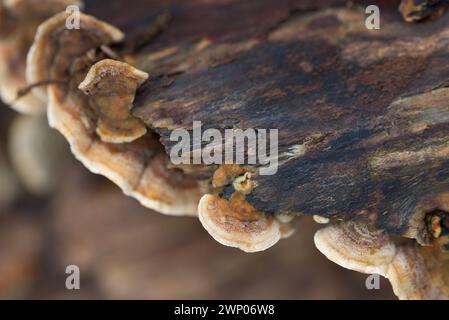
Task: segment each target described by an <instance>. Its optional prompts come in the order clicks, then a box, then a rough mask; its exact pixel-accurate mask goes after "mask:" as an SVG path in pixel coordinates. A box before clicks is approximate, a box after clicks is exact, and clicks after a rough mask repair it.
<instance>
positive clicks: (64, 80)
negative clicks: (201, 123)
mask: <svg viewBox="0 0 449 320" xmlns="http://www.w3.org/2000/svg"><path fill="white" fill-rule="evenodd" d="M66 17H67V15H66V14H65V13H61V14H58V15H56V16H54V17H52V18H51V19H49V20H48V21H46V22H44V23H43V24H42V25H41V26H40V27H39V29H38V31H37V34H36V38H35V42H34V44H33V46H32V48H31V50H30V53H29V55H28V69H27V75H28V81H29V83H35V82H40V81H43V80H45V79H52V80H55V81H58V84H51V85H48V86H47V89H46V91H45V90H44V89H43V88H35V89H34V90H36V94H39V95H40V96H48V119H49V123H50V125H51V126H52V127H54V128H56V129H57V130H58V131H60V132H61V133H62V134H63V135H64V136H65V138H66V139H67V140H68V142H69V143H70V146H71V150H72V152H73V153H74V155H75V156H76V157H77V158H78V159H79V160H80V161H81V162H83V163H84V165H85V166H86V167H87V168H88V169H89V170H90V171H92V172H94V173H98V174H101V175H104V176H106V177H107V178H109V179H110V180H112V181H113V182H114V183H116V184H117V185H118V186H119V187H120V188H121V189H122V190H123V192H124V193H125V194H127V195H129V196H132V197H134V198H136V199H137V200H139V201H140V202H141V203H142V205H144V206H146V207H148V208H151V209H154V210H157V211H159V212H162V213H166V214H172V215H196V213H197V204H198V201H199V198H200V194H199V191H198V185H197V182H196V181H195V180H194V179H191V178H188V177H186V176H185V175H184V174H183V173H182V172H180V171H179V170H175V169H168V168H167V163H168V158H167V156H166V155H165V154H164V153H163V149H162V146H161V145H160V143H159V141H158V139H157V137H156V136H155V135H154V134H153V133H152V132H147V131H146V128H145V126H143V125H142V124H141V122H140V120H137V119H135V118H132V117H131V116H129V111H130V108H131V107H132V101H133V97H134V94H135V91H136V89H137V87H138V86H139V85H140V84H141V83H142V82H143V81H144V80H145V79H146V77H147V75H146V74H145V73H144V72H141V71H138V70H137V69H134V68H133V67H131V66H129V65H127V64H125V63H122V62H118V61H112V60H109V59H108V60H104V61H100V60H102V59H103V58H106V56H105V54H104V52H103V51H102V50H100V49H99V48H100V47H101V46H102V45H107V44H111V43H114V42H119V41H121V40H122V39H123V34H122V32H121V31H119V30H118V29H116V28H114V27H112V26H110V25H108V24H106V23H104V22H101V21H99V20H97V19H95V18H93V17H91V16H88V15H85V14H81V15H80V18H81V21H80V22H81V26H82V28H81V29H80V30H66V29H65V20H66ZM98 61H100V62H98ZM97 62H98V64H95V63H97ZM91 67H92V69H91ZM89 70H90V71H89ZM111 75H113V77H110V76H111ZM78 87H80V88H81V89H82V90H84V92H83V91H82V90H80V89H78ZM108 90H110V91H108ZM109 103H111V105H108V104H109ZM108 107H111V108H110V109H108ZM120 120H125V123H124V122H122V121H120ZM118 122H119V123H118Z"/></svg>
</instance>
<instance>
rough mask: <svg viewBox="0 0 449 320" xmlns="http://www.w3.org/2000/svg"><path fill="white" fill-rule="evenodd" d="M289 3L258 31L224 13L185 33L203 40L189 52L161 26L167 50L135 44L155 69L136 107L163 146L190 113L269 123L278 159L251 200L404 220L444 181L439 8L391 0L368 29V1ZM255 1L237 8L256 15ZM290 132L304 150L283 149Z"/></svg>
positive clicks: (205, 119) (402, 223)
mask: <svg viewBox="0 0 449 320" xmlns="http://www.w3.org/2000/svg"><path fill="white" fill-rule="evenodd" d="M269 3H270V2H269V1H268V2H267V5H269ZM284 4H285V5H286V7H285V9H282V10H281V11H282V12H284V13H283V14H279V16H276V15H273V16H276V17H278V18H272V17H271V16H270V17H271V18H272V20H270V19H271V18H270V19H269V23H267V25H264V24H262V25H261V26H260V29H257V28H256V29H257V30H262V31H263V32H260V33H259V32H247V33H245V32H241V33H239V32H237V33H235V34H234V33H233V32H232V31H230V30H228V29H227V28H228V23H226V24H225V26H226V28H225V27H222V29H221V30H220V28H219V27H220V24H219V23H218V22H217V21H220V20H215V21H216V22H217V23H216V24H214V28H215V29H214V31H213V32H211V33H210V34H209V33H207V32H205V33H199V32H192V33H191V34H195V35H197V36H198V40H197V41H198V43H201V41H202V40H203V41H204V40H205V39H204V38H202V37H206V36H207V38H206V39H207V41H208V42H210V43H208V45H207V47H206V48H205V49H204V50H198V51H196V52H195V54H192V50H193V49H190V47H188V46H189V45H190V46H191V45H192V44H189V45H188V44H186V42H185V41H181V42H176V41H175V40H174V39H177V38H176V37H175V36H173V33H176V30H175V31H170V30H171V28H173V29H176V28H175V25H173V26H170V27H169V29H168V31H167V34H168V35H165V36H166V38H165V40H164V41H166V42H164V41H163V39H164V35H162V36H161V38H160V41H161V42H162V43H163V44H164V46H168V45H172V46H175V47H176V50H177V53H176V54H173V55H172V54H169V55H168V57H167V56H164V57H163V58H161V59H159V60H157V62H158V63H153V61H152V59H153V58H150V53H148V57H145V54H143V55H142V54H141V55H140V57H137V61H138V66H141V67H142V68H143V69H144V70H145V71H148V72H149V73H150V74H153V75H155V76H154V77H153V78H152V79H151V80H150V81H149V82H148V83H147V85H146V86H144V88H143V89H142V90H141V92H140V93H139V94H138V96H137V99H136V103H135V105H136V107H135V109H134V114H135V115H136V116H138V117H140V118H142V119H143V120H144V121H146V123H147V125H148V126H149V127H151V128H153V129H154V130H155V131H157V132H158V133H159V134H161V136H162V141H163V143H164V144H165V145H166V147H167V149H168V151H169V150H170V147H171V144H170V143H169V141H168V136H169V134H170V130H171V129H173V128H177V127H185V128H191V126H192V122H193V121H194V120H196V121H202V123H203V126H204V127H203V129H206V128H208V127H209V128H219V129H226V128H241V129H246V128H266V129H270V128H277V129H279V153H280V160H281V161H282V165H281V166H280V168H279V171H278V173H277V174H276V175H273V176H258V177H257V178H256V182H257V184H258V187H257V188H256V189H255V190H253V192H252V193H251V194H250V195H249V196H248V200H249V201H250V203H251V204H253V205H254V206H255V207H256V208H258V209H260V210H262V211H264V212H269V213H273V212H288V213H293V214H297V213H304V214H320V215H325V216H334V217H344V218H354V217H361V216H362V217H365V218H369V219H371V220H376V221H377V222H378V224H379V226H381V227H386V228H387V229H389V230H391V231H394V232H398V233H401V232H402V231H403V230H404V228H405V227H406V225H407V223H408V220H409V218H410V215H412V214H413V212H414V210H415V207H416V206H417V204H418V203H419V202H420V201H423V200H424V199H426V198H427V197H433V196H435V195H436V194H438V193H440V192H443V191H446V190H447V189H448V186H449V181H448V177H449V176H448V174H449V167H448V163H447V161H446V156H445V155H446V144H447V142H446V139H445V137H446V136H447V134H448V133H449V126H448V124H447V115H448V113H447V112H448V109H447V104H446V102H445V101H444V96H445V95H446V91H445V90H446V89H444V87H445V86H446V81H447V68H446V67H445V63H444V57H445V56H446V55H447V49H446V46H445V43H446V42H447V36H446V30H448V23H449V19H448V17H447V16H444V17H442V18H441V19H439V20H437V21H433V22H429V23H424V24H406V23H405V22H404V21H403V20H402V18H401V17H400V15H399V14H398V12H397V7H396V5H395V6H393V5H390V6H387V7H384V8H383V9H382V11H381V12H382V20H381V23H382V25H381V29H380V30H371V31H368V30H367V29H366V28H365V25H364V21H365V20H364V19H365V18H366V15H365V14H364V10H363V7H357V6H355V7H352V8H346V7H345V6H338V5H335V4H334V5H333V6H332V9H325V10H317V9H316V8H315V9H313V10H312V9H310V8H309V9H310V10H309V9H307V10H305V11H301V10H299V11H298V10H297V9H292V8H293V7H294V6H293V7H289V6H290V5H291V2H288V1H287V2H283V1H280V2H276V5H274V2H272V5H273V8H282V7H283V5H284ZM237 7H238V6H237ZM253 8H254V7H253ZM221 9H223V8H221ZM208 10H210V8H208ZM229 10H230V9H229ZM292 10H293V11H292ZM295 10H297V11H295ZM274 11H275V10H274ZM261 12H263V11H261ZM292 12H294V14H293V15H292ZM258 13H259V11H257V10H253V11H248V12H246V11H245V12H244V13H242V14H243V17H245V15H248V16H247V17H245V18H246V19H245V21H251V19H257V14H258ZM186 14H187V13H186ZM222 14H223V15H226V10H224V12H221V11H220V14H219V16H221V15H222ZM188 15H189V14H187V16H188ZM174 21H176V19H175V20H174ZM238 21H239V22H240V20H238ZM263 21H265V22H267V20H263ZM240 23H243V22H240ZM231 24H232V23H231ZM250 25H252V24H250ZM186 28H187V29H188V30H192V29H189V28H190V27H187V26H186ZM187 29H186V30H183V32H187ZM225 29H226V30H225ZM205 30H209V29H207V28H205ZM169 35H170V36H169ZM214 35H219V36H216V37H214ZM184 37H185V34H184V36H180V39H184ZM193 39H194V38H193ZM158 41H159V40H156V41H155V44H153V45H152V46H153V48H155V49H156V48H158V49H160V47H158V45H157V42H158ZM192 41H193V40H192ZM220 45H226V46H227V47H225V49H222V48H221V49H220V47H219V46H220ZM214 50H215V51H214ZM224 51H225V53H224ZM179 52H181V54H179ZM192 56H193V58H192ZM183 58H184V59H183ZM146 59H147V60H148V61H150V60H151V63H146ZM186 61H187V62H186ZM164 76H165V77H164ZM167 78H168V79H169V81H167ZM167 83H168V84H167ZM438 88H440V90H437V89H438ZM426 94H427V96H425V95H426ZM405 97H414V98H412V99H411V100H401V99H403V98H405ZM415 101H416V102H415ZM299 145H302V146H304V147H305V148H306V152H305V154H304V155H303V156H297V157H295V156H293V157H292V156H289V155H288V154H289V153H290V151H291V149H292V148H295V147H297V146H299Z"/></svg>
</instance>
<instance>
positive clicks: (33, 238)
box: [0, 106, 394, 299]
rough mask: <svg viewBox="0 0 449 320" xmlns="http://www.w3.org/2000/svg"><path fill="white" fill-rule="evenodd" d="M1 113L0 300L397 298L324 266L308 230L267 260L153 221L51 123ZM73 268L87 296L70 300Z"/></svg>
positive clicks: (163, 220)
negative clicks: (80, 157)
mask: <svg viewBox="0 0 449 320" xmlns="http://www.w3.org/2000/svg"><path fill="white" fill-rule="evenodd" d="M0 107H1V108H0V183H1V185H0V191H1V192H0V298H3V299H5V298H6V299H11V298H20V299H28V298H35V299H49V298H57V299H81V298H100V299H131V298H136V299H390V298H394V296H393V294H392V292H391V287H390V285H389V284H388V283H387V282H386V281H384V280H382V282H381V290H367V289H366V288H365V279H366V275H362V274H358V273H355V272H351V271H348V270H344V269H342V268H340V267H338V266H337V265H335V264H333V263H331V262H330V261H328V260H326V258H325V257H324V256H322V255H321V254H320V253H319V252H318V251H317V250H316V249H315V247H314V245H313V234H314V231H315V230H316V229H317V228H318V227H319V225H317V224H315V223H314V222H313V221H312V220H311V219H309V218H303V219H301V220H300V221H298V226H297V232H296V234H295V235H294V236H292V237H291V238H289V239H287V240H283V241H281V242H280V243H279V244H278V245H276V246H275V247H273V248H271V249H269V250H267V251H266V252H262V253H255V254H246V253H243V252H240V251H239V250H237V249H233V248H227V247H223V246H221V245H220V244H218V243H216V242H215V241H214V240H213V239H212V238H211V237H210V236H209V235H208V234H207V232H206V231H205V230H204V229H203V228H202V226H201V224H200V223H199V221H198V220H197V219H195V218H179V217H168V216H163V215H161V214H158V213H155V212H152V211H151V210H148V209H146V208H144V207H142V206H140V205H139V204H138V203H137V202H136V201H135V200H133V199H131V198H128V197H126V196H124V195H123V194H122V193H121V192H120V190H119V189H118V188H117V187H115V186H114V185H113V184H112V183H110V182H109V181H107V180H106V179H104V178H102V177H100V176H95V175H93V174H91V173H89V172H88V171H87V169H85V168H84V167H83V166H82V165H81V164H80V163H78V162H77V161H76V160H75V159H74V158H73V156H72V155H71V154H70V151H69V149H68V146H67V145H66V144H65V142H64V141H63V140H62V139H61V138H60V137H59V136H58V135H59V134H58V133H56V132H54V131H52V130H50V129H48V128H47V127H46V122H45V119H33V118H23V117H22V116H18V115H16V114H15V113H13V112H11V111H9V110H8V109H7V107H5V106H0ZM38 131H39V132H40V133H38ZM41 131H42V132H41ZM71 264H74V265H78V266H79V267H80V270H81V289H80V290H78V291H69V290H67V289H66V288H65V279H66V276H67V275H66V274H65V268H66V266H67V265H71Z"/></svg>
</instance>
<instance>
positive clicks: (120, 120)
mask: <svg viewBox="0 0 449 320" xmlns="http://www.w3.org/2000/svg"><path fill="white" fill-rule="evenodd" d="M147 78H148V74H147V73H145V72H143V71H140V70H137V69H136V68H134V67H132V66H130V65H129V64H127V63H123V62H119V61H115V60H110V59H105V60H102V61H100V62H98V63H96V64H95V65H94V66H92V68H91V69H90V70H89V72H88V74H87V76H86V78H85V79H84V81H83V82H82V83H81V84H80V85H79V89H80V90H82V91H83V92H84V93H85V94H86V95H88V96H89V97H90V99H89V100H90V105H91V107H92V109H93V110H94V111H95V113H96V114H97V116H98V120H97V129H96V132H97V134H98V135H99V136H100V138H101V140H102V141H104V142H109V143H127V142H131V141H134V140H136V139H138V138H140V137H142V136H143V135H144V134H145V133H146V132H147V129H146V127H145V124H144V123H143V122H142V121H141V120H139V119H136V118H134V117H133V116H132V115H131V114H130V111H131V108H132V103H133V101H134V96H135V93H136V90H137V88H138V87H139V86H140V85H142V83H143V82H144V81H145V80H146V79H147Z"/></svg>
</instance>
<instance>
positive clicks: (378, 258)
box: [315, 222, 449, 299]
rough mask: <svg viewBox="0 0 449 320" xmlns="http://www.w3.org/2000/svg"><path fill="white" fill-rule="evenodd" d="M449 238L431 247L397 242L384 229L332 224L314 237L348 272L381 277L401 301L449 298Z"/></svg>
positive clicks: (349, 224)
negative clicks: (386, 279)
mask: <svg viewBox="0 0 449 320" xmlns="http://www.w3.org/2000/svg"><path fill="white" fill-rule="evenodd" d="M447 243H448V239H435V240H434V241H433V243H432V244H431V245H429V246H420V245H419V244H417V243H416V242H413V241H395V240H393V239H392V238H390V236H389V235H388V234H387V233H386V232H385V231H383V230H379V229H375V228H374V227H373V226H370V225H367V224H365V223H361V222H341V223H336V224H332V225H330V226H328V227H326V228H324V229H321V230H319V231H317V233H316V234H315V245H316V246H317V248H318V249H319V250H320V251H321V252H322V253H323V254H324V255H325V256H326V257H327V258H328V259H329V260H331V261H333V262H335V263H337V264H339V265H340V266H342V267H345V268H347V269H351V270H355V271H358V272H362V273H370V274H379V275H382V276H384V277H386V278H388V280H390V283H391V285H392V287H393V291H394V293H395V294H396V295H397V296H398V297H399V298H400V299H449V252H448V248H447V247H446V246H447Z"/></svg>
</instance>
